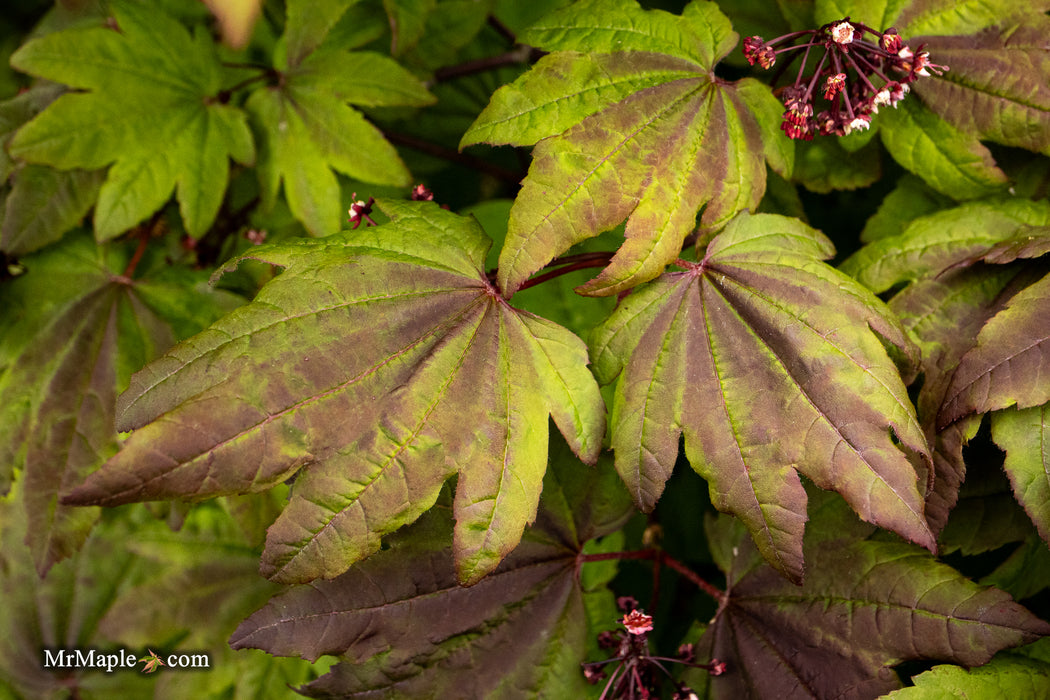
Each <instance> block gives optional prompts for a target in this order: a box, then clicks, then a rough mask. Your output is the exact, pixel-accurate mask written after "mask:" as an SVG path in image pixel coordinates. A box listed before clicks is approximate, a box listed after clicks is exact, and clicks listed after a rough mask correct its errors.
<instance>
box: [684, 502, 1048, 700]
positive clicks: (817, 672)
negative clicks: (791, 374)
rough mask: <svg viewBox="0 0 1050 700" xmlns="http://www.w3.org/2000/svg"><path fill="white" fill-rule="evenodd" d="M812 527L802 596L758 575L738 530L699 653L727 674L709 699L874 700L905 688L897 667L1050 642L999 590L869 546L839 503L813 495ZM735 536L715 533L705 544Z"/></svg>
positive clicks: (768, 575) (873, 541)
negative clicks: (848, 698) (854, 699)
mask: <svg viewBox="0 0 1050 700" xmlns="http://www.w3.org/2000/svg"><path fill="white" fill-rule="evenodd" d="M810 516H811V520H810V523H809V527H808V528H807V531H806V560H807V561H809V562H811V564H812V566H811V568H810V573H809V575H808V576H807V578H806V582H805V583H804V584H803V585H802V586H801V587H799V586H796V585H794V584H792V583H791V582H789V581H787V580H785V579H784V578H783V577H782V576H780V575H779V574H778V572H776V571H774V570H773V569H772V568H771V567H769V566H766V565H758V566H755V565H754V563H753V562H754V560H755V558H756V555H755V553H754V550H753V548H752V545H751V543H750V542H749V541H748V540H747V538H746V535H745V534H744V533H743V532H742V530H743V528H741V527H739V525H737V526H736V530H737V534H736V538H735V540H734V542H735V544H734V547H733V550H732V551H733V555H732V557H731V558H730V559H729V560H728V561H725V562H722V561H720V562H719V565H720V566H722V568H723V570H724V571H725V573H726V576H727V591H726V594H725V595H726V598H725V600H724V601H722V604H721V605H720V607H719V612H718V614H717V616H716V618H715V620H714V621H713V622H712V623H711V625H710V626H709V627H708V628H707V630H706V632H705V633H704V637H703V638H702V639H701V641H700V642H699V643H698V644H697V649H698V652H697V653H698V655H699V656H701V657H702V656H705V655H708V657H709V658H718V659H720V660H723V661H725V663H726V666H727V672H726V673H723V674H721V675H718V676H709V677H707V678H706V682H707V683H708V684H709V688H710V693H711V695H710V697H726V698H738V697H785V698H788V697H840V696H841V695H843V694H855V695H857V696H859V697H875V696H877V695H879V694H881V693H884V692H887V691H889V690H893V689H894V688H898V687H900V681H899V679H898V678H897V677H896V675H895V674H894V673H893V672H892V671H891V670H890V667H891V666H894V665H896V664H898V663H900V662H902V661H905V660H909V659H931V660H941V661H949V662H953V663H958V664H964V665H966V666H977V665H980V664H983V663H985V662H987V661H988V660H989V659H990V658H991V657H992V655H993V654H995V652H997V651H999V650H1000V649H1005V648H1008V647H1013V646H1017V645H1019V644H1024V643H1027V642H1032V641H1034V640H1035V639H1037V638H1038V637H1040V636H1043V635H1046V634H1050V624H1047V623H1046V622H1044V621H1042V620H1040V619H1038V618H1037V617H1035V616H1034V615H1032V614H1031V613H1030V612H1028V610H1026V609H1025V608H1024V607H1022V606H1021V605H1018V604H1017V603H1015V602H1014V601H1013V600H1011V599H1010V596H1009V595H1007V594H1006V593H1004V592H1003V591H1000V590H997V589H995V588H991V587H986V586H980V585H978V584H975V583H973V582H972V581H970V580H968V579H967V578H966V577H964V576H963V575H962V574H960V573H959V572H957V571H955V570H954V569H952V568H951V567H949V566H947V565H945V564H942V563H940V562H938V561H936V560H935V559H934V558H933V557H932V556H931V555H930V554H929V552H926V551H923V550H921V549H919V548H918V547H915V546H913V545H909V544H906V543H902V542H894V541H884V540H881V539H878V538H874V537H871V535H872V534H873V532H874V528H871V527H870V526H867V525H864V524H863V523H860V522H859V521H857V519H856V518H855V517H854V516H853V515H852V514H851V513H850V511H849V509H848V508H847V507H846V505H845V504H844V503H842V501H841V500H840V499H838V498H837V497H835V496H833V495H831V494H821V493H814V494H813V498H812V500H811V510H810ZM724 518H725V516H719V518H718V519H719V520H722V519H724ZM732 527H733V525H731V524H730V525H728V526H727V525H722V526H721V527H718V528H713V529H711V528H709V537H711V536H712V535H713V534H715V533H720V534H721V535H722V536H723V537H724V536H725V533H726V532H727V531H731V529H732ZM719 549H724V545H723V546H720V547H719ZM799 649H805V650H806V653H798V650H799ZM687 680H689V681H690V685H693V687H697V686H700V685H701V684H702V683H703V681H702V680H699V679H697V680H696V681H693V680H692V679H690V678H688V676H687Z"/></svg>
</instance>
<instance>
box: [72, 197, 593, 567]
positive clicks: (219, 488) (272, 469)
mask: <svg viewBox="0 0 1050 700" xmlns="http://www.w3.org/2000/svg"><path fill="white" fill-rule="evenodd" d="M382 206H383V207H384V210H385V211H386V212H387V213H388V214H389V215H390V216H391V217H392V218H393V219H394V223H392V224H391V225H388V226H382V227H376V228H370V229H367V230H366V229H359V230H357V231H352V232H347V233H346V234H344V235H341V236H333V237H328V238H325V239H318V240H306V241H301V242H298V243H290V244H286V245H283V246H276V247H275V246H268V247H267V246H261V247H257V248H254V249H253V250H252V251H250V253H249V254H248V256H249V257H252V258H255V259H259V260H263V261H267V262H270V263H273V264H277V265H281V266H284V267H285V268H286V269H285V272H284V273H282V274H281V275H279V276H278V277H277V278H276V279H274V280H273V281H272V282H270V283H269V284H268V285H266V286H265V287H264V288H263V289H262V290H261V292H260V293H259V295H258V296H257V298H256V299H255V301H253V302H252V303H251V304H249V305H247V306H245V307H243V308H242V309H240V310H238V311H237V312H235V313H234V314H231V315H230V316H227V317H226V318H225V319H223V320H220V321H219V322H218V323H216V324H214V325H213V326H212V327H211V328H210V329H208V330H206V331H204V332H203V333H201V334H199V335H197V336H196V337H194V338H191V339H190V340H188V341H186V342H184V343H182V344H180V345H178V346H176V347H175V348H173V349H172V350H171V352H169V353H168V354H167V355H166V356H164V357H163V358H160V359H159V360H157V361H156V362H155V363H153V364H151V365H149V366H147V367H146V368H144V369H143V370H142V371H140V372H139V373H138V374H136V375H135V377H134V379H133V381H132V386H131V388H130V389H129V391H128V392H127V393H125V394H124V395H123V396H122V398H121V402H120V404H119V406H118V409H119V411H120V419H119V422H120V425H121V427H123V428H125V429H129V428H137V430H135V432H134V433H133V434H132V436H131V437H130V439H129V440H128V441H127V442H126V443H125V445H124V448H123V449H122V450H121V452H120V453H118V454H117V455H116V456H115V457H113V458H112V459H111V460H110V461H109V462H108V463H107V464H106V465H105V466H104V467H103V468H102V469H101V470H99V471H98V472H96V473H94V474H93V475H91V476H90V477H89V478H88V480H87V481H86V482H85V483H84V484H82V485H81V486H79V487H77V488H76V489H75V490H74V491H72V492H71V493H70V494H69V495H68V496H67V497H66V500H65V502H67V503H78V504H90V503H97V504H108V505H115V504H118V503H126V502H131V501H139V500H155V499H165V498H185V499H191V500H199V499H202V498H207V497H210V496H216V495H223V494H233V493H247V492H252V491H260V490H264V489H267V488H270V487H271V486H273V485H275V484H277V483H280V482H282V481H284V480H286V479H287V478H289V477H290V476H291V475H293V474H295V473H296V472H298V471H299V470H300V469H301V468H302V467H304V466H306V467H307V468H306V469H305V470H304V471H303V473H301V474H299V475H298V476H297V478H296V483H295V485H294V488H293V490H292V495H291V499H290V501H289V504H288V506H287V507H286V508H285V510H284V512H283V513H282V514H281V516H280V517H279V518H278V520H277V521H276V522H275V523H274V525H273V526H271V528H270V530H269V532H268V537H267V546H266V550H265V552H264V554H263V564H262V571H263V572H264V574H265V575H267V576H268V577H270V578H272V579H274V580H277V581H280V582H297V581H308V580H312V579H314V578H318V577H325V578H331V577H333V576H336V575H338V574H340V573H342V572H343V571H345V570H346V568H347V567H348V566H349V565H350V564H352V563H353V562H355V561H357V560H359V559H361V558H363V557H365V556H367V555H369V554H371V553H372V552H373V551H375V550H376V549H378V548H379V544H380V537H381V536H382V535H384V534H386V533H388V532H391V531H393V530H395V529H397V528H398V527H400V526H402V525H404V524H407V523H409V522H412V521H413V520H415V519H416V518H417V517H419V515H420V514H421V513H423V512H424V511H426V510H427V509H428V508H430V507H431V506H432V505H433V504H434V501H435V499H436V498H437V495H438V492H439V490H440V489H441V486H442V484H443V483H444V482H445V481H446V480H447V479H448V478H449V477H451V476H452V475H453V474H458V482H457V488H456V501H455V506H454V508H455V512H456V519H457V527H456V534H455V549H456V561H457V567H458V571H459V575H460V577H461V579H462V580H463V581H464V582H475V581H477V580H479V579H480V578H481V577H482V576H484V575H485V574H486V573H487V572H489V571H491V570H492V569H493V568H495V567H496V566H497V565H498V564H499V561H500V560H501V559H502V558H503V557H504V556H505V555H506V554H507V553H509V552H510V551H511V550H512V549H514V546H515V545H516V544H517V542H518V539H519V538H520V537H521V533H522V531H523V530H524V528H525V525H526V524H527V523H528V522H530V521H531V520H532V519H533V518H534V517H535V512H536V504H537V502H538V499H539V493H540V487H541V482H542V479H543V473H544V469H545V467H546V463H547V436H548V420H549V417H553V419H554V422H555V424H556V425H557V426H558V427H559V429H560V430H561V431H562V433H563V434H564V435H565V436H566V439H567V440H568V441H569V444H570V445H571V446H572V448H573V449H574V450H575V451H576V453H577V454H578V455H580V456H581V457H582V458H583V459H585V460H586V461H588V462H593V461H594V460H595V459H596V458H597V456H598V452H599V450H600V449H601V439H602V435H603V433H604V422H605V410H604V403H603V402H602V398H601V396H600V394H599V392H598V387H597V385H596V384H595V382H594V378H593V377H592V376H591V374H590V372H589V370H588V369H587V367H586V365H587V352H586V346H585V345H584V344H583V342H582V341H581V340H580V339H579V338H577V337H576V336H575V335H573V334H572V333H570V332H569V331H567V330H565V329H564V328H562V327H560V326H557V325H556V324H553V323H551V322H549V321H546V320H544V319H542V318H540V317H538V316H534V315H532V314H528V313H525V312H520V311H518V310H516V309H514V308H512V307H511V306H510V305H509V304H508V303H507V302H506V301H505V300H504V299H503V298H502V297H501V296H500V295H499V293H498V292H497V291H496V290H495V289H494V288H493V286H492V285H491V284H490V283H489V282H488V280H487V278H486V276H485V272H484V270H483V269H482V265H483V261H484V259H485V252H486V251H487V249H488V246H489V244H490V243H489V241H488V239H487V238H486V237H485V235H484V233H483V232H482V231H481V229H480V227H479V226H477V224H476V222H473V221H471V220H468V219H465V218H462V217H459V216H456V215H455V214H451V213H448V212H445V211H443V210H441V209H440V208H439V207H438V206H437V205H435V204H434V203H432V202H412V203H408V202H404V203H397V202H386V203H385V204H384V205H382ZM234 264H236V263H234ZM151 421H152V422H151ZM147 423H148V425H146V424H147Z"/></svg>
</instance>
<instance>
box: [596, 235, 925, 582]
mask: <svg viewBox="0 0 1050 700" xmlns="http://www.w3.org/2000/svg"><path fill="white" fill-rule="evenodd" d="M832 254H833V248H832V246H831V243H830V242H829V241H828V240H827V239H826V238H825V237H824V236H823V235H822V234H820V233H819V232H817V231H815V230H813V229H811V228H809V227H807V226H805V225H804V224H802V223H800V222H799V221H797V220H795V219H788V218H785V217H778V216H773V215H757V216H748V215H741V216H739V217H738V218H737V219H735V220H734V221H733V222H731V223H730V225H729V226H727V227H726V229H725V230H724V231H723V232H722V233H721V234H719V235H718V236H716V237H715V239H714V240H713V242H712V243H711V244H710V245H709V246H708V248H707V252H706V255H705V256H704V259H703V262H702V263H701V264H699V265H697V266H695V267H694V268H691V269H689V270H687V271H685V272H675V273H666V274H664V275H663V276H662V277H660V278H659V279H658V280H655V281H654V282H652V283H650V284H649V285H647V286H645V287H642V288H639V289H638V290H636V291H635V292H634V293H632V294H631V296H629V297H627V298H626V299H625V300H624V301H623V303H621V305H620V306H619V308H617V310H616V311H615V312H614V313H613V315H612V316H611V317H610V318H609V319H608V320H606V321H605V322H604V323H603V324H602V325H601V326H599V327H598V328H597V329H596V331H595V334H594V337H593V338H592V347H593V349H592V352H593V356H594V358H595V370H596V374H597V376H598V379H599V381H601V382H603V383H607V382H609V381H611V380H612V379H614V378H616V376H617V375H619V382H618V384H617V386H616V394H615V399H614V404H613V408H612V414H613V417H612V444H613V448H614V449H615V450H616V466H617V469H618V470H619V472H620V474H621V475H622V477H623V478H624V481H625V482H626V484H627V487H628V490H629V491H630V493H631V495H632V496H633V497H634V499H635V501H636V503H637V504H638V505H639V507H641V508H643V509H645V510H649V509H651V508H652V507H653V505H654V504H655V502H656V500H657V498H659V496H660V493H661V491H662V490H663V487H664V482H665V481H666V480H667V478H668V477H669V476H670V474H671V470H672V468H673V466H674V463H675V459H676V457H677V455H678V440H679V436H680V435H683V434H684V436H685V451H686V456H687V457H688V458H689V461H690V463H691V464H692V466H693V468H694V469H695V470H696V471H697V472H698V473H699V474H700V475H701V476H703V477H704V478H705V479H707V481H708V482H709V485H710V491H711V499H712V503H713V504H714V505H715V507H717V508H718V509H719V510H722V511H726V512H730V513H733V514H734V515H737V516H738V517H740V518H741V519H742V520H743V521H744V523H745V524H746V525H747V528H748V530H749V531H750V532H751V533H752V535H753V536H754V538H755V541H756V543H757V545H758V549H759V551H760V552H761V553H762V555H763V556H764V557H765V558H766V559H767V561H769V562H770V563H771V564H772V565H773V566H774V567H775V568H776V569H777V570H778V571H780V572H782V573H784V574H785V575H787V576H789V577H791V578H792V579H795V580H799V579H801V578H802V573H803V559H802V532H803V527H804V523H805V520H806V494H805V491H804V489H803V488H802V483H801V481H800V479H799V473H801V474H804V475H805V476H807V477H809V478H810V479H812V480H813V481H814V482H815V483H816V484H817V485H818V486H820V487H821V488H826V489H832V490H835V491H837V492H839V493H841V494H842V495H843V496H844V497H845V498H846V500H847V501H848V502H849V503H850V505H851V506H852V507H853V508H854V509H856V511H857V512H858V513H859V514H860V515H861V517H863V518H864V519H865V520H868V521H870V522H874V523H876V524H878V525H880V526H882V527H886V528H889V529H891V530H894V531H896V532H898V533H900V534H901V535H903V536H904V537H906V538H908V539H910V540H912V541H914V542H916V543H919V544H921V545H923V546H925V547H929V548H932V547H933V536H932V534H931V533H930V530H929V528H928V527H927V524H926V520H925V518H924V516H923V505H922V504H923V496H922V485H923V484H925V481H926V477H927V472H928V470H929V467H930V464H929V459H930V458H929V456H928V448H927V446H926V441H925V439H924V437H923V434H922V430H921V428H920V427H919V424H918V422H917V421H916V418H915V414H914V409H913V408H912V405H911V402H910V401H909V399H908V396H907V393H906V391H905V388H904V384H903V382H902V380H901V377H900V375H899V374H898V370H897V368H896V367H895V366H894V365H893V363H892V362H891V361H890V360H889V358H888V357H887V355H886V351H885V350H884V348H883V346H882V344H881V343H880V342H879V339H878V337H877V336H876V335H875V333H873V332H872V331H873V330H874V331H875V332H877V333H878V334H879V335H881V336H882V337H883V338H886V339H887V340H888V341H890V342H891V343H893V344H894V345H896V346H898V347H899V348H902V349H905V350H907V349H908V348H909V341H908V340H907V339H906V337H905V335H904V332H903V330H902V329H901V328H900V326H899V324H898V322H897V321H896V320H895V319H893V317H892V315H891V314H889V313H888V310H887V309H886V308H885V306H884V305H883V304H882V303H881V302H880V301H878V300H877V299H876V298H875V297H874V296H872V295H871V294H870V293H868V292H866V291H865V290H864V289H863V288H862V287H860V286H859V285H857V284H855V283H853V282H851V281H850V280H849V279H848V278H847V277H845V276H844V275H842V274H841V273H838V272H837V271H836V270H834V269H833V268H831V267H829V266H827V265H826V264H824V263H822V262H821V259H822V258H827V257H830V256H831V255H832ZM917 473H918V474H917Z"/></svg>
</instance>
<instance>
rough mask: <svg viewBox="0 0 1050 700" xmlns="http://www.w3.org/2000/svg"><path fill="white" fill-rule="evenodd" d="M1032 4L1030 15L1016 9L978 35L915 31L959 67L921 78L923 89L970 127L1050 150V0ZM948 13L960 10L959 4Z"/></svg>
mask: <svg viewBox="0 0 1050 700" xmlns="http://www.w3.org/2000/svg"><path fill="white" fill-rule="evenodd" d="M972 4H975V5H976V4H977V3H972ZM980 4H982V5H984V3H980ZM1024 4H1025V5H1026V6H1027V7H1028V8H1029V13H1030V14H1026V15H1025V16H1024V17H1023V19H1022V18H1017V13H1016V11H1015V12H1014V16H1013V17H1009V16H1008V17H999V18H997V19H995V20H994V22H995V23H996V24H998V26H995V27H989V28H988V29H982V30H981V31H980V32H978V33H976V34H974V35H972V36H944V35H940V36H919V37H915V38H914V39H913V41H915V42H916V43H926V44H927V46H926V50H927V51H929V52H930V55H931V56H932V57H936V58H935V59H934V60H935V62H937V63H941V64H944V65H947V66H949V67H950V68H951V70H949V71H948V72H946V73H945V74H944V75H943V76H937V77H930V78H926V79H923V80H920V81H918V82H916V83H915V92H916V94H917V95H918V96H919V97H920V98H921V99H922V101H923V103H924V104H926V105H927V106H928V107H929V108H930V109H931V110H932V111H933V112H934V113H936V114H937V115H939V116H940V117H942V118H943V119H945V120H946V121H948V122H949V123H951V124H952V125H953V126H954V127H956V128H957V129H959V130H961V131H963V132H964V133H967V134H970V135H972V136H974V137H976V138H979V139H982V140H988V141H994V142H996V143H1001V144H1004V145H1007V146H1017V147H1020V148H1027V149H1028V150H1031V151H1036V152H1039V153H1043V154H1050V53H1048V52H1047V51H1046V37H1047V35H1048V34H1050V17H1047V16H1046V15H1045V14H1043V13H1042V12H1043V11H1044V10H1045V9H1046V3H1038V4H1030V3H1024ZM986 7H989V8H990V7H992V6H990V5H986ZM1040 7H1041V9H1040ZM993 12H995V13H998V12H1000V8H998V7H996V8H995V10H993ZM946 14H949V15H954V16H955V17H958V16H959V13H956V12H954V8H953V10H952V11H950V12H946ZM1000 22H1001V23H1002V24H999V23H1000ZM953 33H954V32H953ZM960 33H966V34H968V32H960Z"/></svg>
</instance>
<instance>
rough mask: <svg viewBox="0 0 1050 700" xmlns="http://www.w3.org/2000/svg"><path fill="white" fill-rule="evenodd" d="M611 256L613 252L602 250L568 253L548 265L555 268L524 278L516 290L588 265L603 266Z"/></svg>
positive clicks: (582, 268)
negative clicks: (577, 253)
mask: <svg viewBox="0 0 1050 700" xmlns="http://www.w3.org/2000/svg"><path fill="white" fill-rule="evenodd" d="M612 256H613V253H606V252H602V253H580V254H579V255H568V256H566V257H564V258H559V259H558V260H555V261H554V262H552V263H550V264H549V265H548V267H552V266H558V267H557V268H556V269H554V270H550V271H548V272H545V273H543V274H542V275H538V276H536V277H533V278H532V279H530V280H526V281H525V283H524V284H522V285H521V287H519V288H518V291H521V290H522V289H528V288H529V287H535V286H536V285H537V284H543V283H544V282H546V281H547V280H551V279H554V278H555V277H561V276H562V275H565V274H568V273H570V272H573V271H575V270H584V269H586V268H588V267H605V266H606V265H608V264H609V261H610V260H612Z"/></svg>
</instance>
